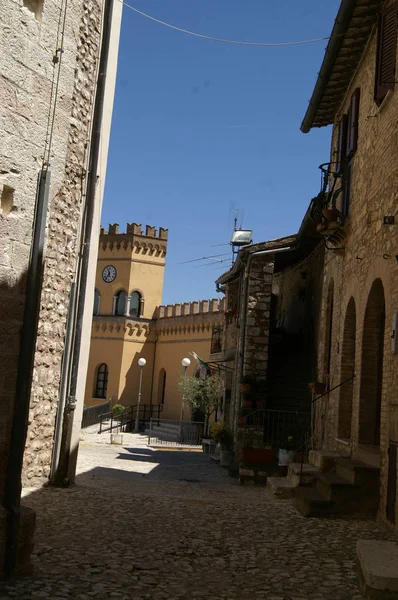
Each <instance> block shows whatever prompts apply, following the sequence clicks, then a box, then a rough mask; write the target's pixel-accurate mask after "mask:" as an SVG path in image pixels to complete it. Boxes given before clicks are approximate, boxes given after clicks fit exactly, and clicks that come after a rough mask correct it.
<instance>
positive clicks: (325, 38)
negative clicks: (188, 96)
mask: <svg viewBox="0 0 398 600" xmlns="http://www.w3.org/2000/svg"><path fill="white" fill-rule="evenodd" d="M119 2H121V3H122V4H123V6H126V7H127V8H130V9H131V10H133V11H134V12H136V13H137V14H139V15H141V16H142V17H145V18H146V19H150V20H151V21H155V23H159V24H160V25H164V26H165V27H169V28H170V29H174V30H175V31H180V32H181V33H187V34H188V35H193V36H195V37H198V38H202V39H204V40H212V41H213V42H221V43H222V44H235V45H236V46H262V47H268V48H269V47H271V48H272V47H278V46H300V45H303V44H314V43H315V42H322V41H324V40H328V39H329V36H325V37H320V38H314V39H311V40H299V41H297V42H274V43H268V42H267V43H265V42H242V41H238V40H224V39H222V38H217V37H212V36H210V35H203V34H202V33H196V32H195V31H189V29H182V27H177V26H176V25H171V24H170V23H166V22H165V21H161V20H160V19H156V18H155V17H152V16H151V15H148V14H147V13H144V12H142V11H141V10H138V8H135V7H134V6H131V4H127V2H123V0H119Z"/></svg>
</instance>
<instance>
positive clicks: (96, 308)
mask: <svg viewBox="0 0 398 600" xmlns="http://www.w3.org/2000/svg"><path fill="white" fill-rule="evenodd" d="M100 303H101V294H100V293H99V291H98V290H95V291H94V308H93V314H94V315H99V312H100Z"/></svg>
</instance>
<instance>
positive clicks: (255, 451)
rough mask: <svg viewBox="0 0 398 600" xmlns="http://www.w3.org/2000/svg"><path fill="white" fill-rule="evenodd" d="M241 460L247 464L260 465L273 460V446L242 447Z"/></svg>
mask: <svg viewBox="0 0 398 600" xmlns="http://www.w3.org/2000/svg"><path fill="white" fill-rule="evenodd" d="M242 458H243V462H244V463H246V464H248V465H262V464H268V463H272V462H275V451H274V449H273V448H242Z"/></svg>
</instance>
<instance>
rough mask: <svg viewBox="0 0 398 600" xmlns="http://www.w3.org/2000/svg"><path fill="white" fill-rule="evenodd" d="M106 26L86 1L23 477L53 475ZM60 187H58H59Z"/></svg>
mask: <svg viewBox="0 0 398 600" xmlns="http://www.w3.org/2000/svg"><path fill="white" fill-rule="evenodd" d="M100 31H101V2H100V0H99V1H91V0H90V1H88V0H85V1H84V2H83V3H82V8H81V16H80V24H79V29H78V36H77V40H78V44H77V48H76V51H77V57H76V62H75V64H74V72H75V79H74V87H73V93H72V98H71V103H70V119H69V121H70V125H69V131H68V138H67V153H66V159H65V174H64V178H63V182H62V185H61V186H60V187H59V188H58V189H54V188H53V194H52V199H51V205H50V215H49V226H48V235H47V245H46V251H45V270H44V279H43V293H42V305H41V311H40V321H39V328H38V339H37V351H36V358H35V370H34V384H33V387H32V399H31V410H30V414H29V430H28V439H27V445H26V451H25V460H24V478H23V479H24V483H25V484H29V485H32V484H33V485H37V484H40V483H41V482H43V480H46V479H47V478H48V475H49V466H50V460H51V451H52V441H53V432H54V422H55V414H56V408H57V401H58V389H59V383H60V373H61V362H62V352H63V344H64V336H65V324H66V317H67V312H68V304H69V293H70V285H71V280H72V278H73V276H74V272H75V266H76V265H75V263H76V254H77V241H78V232H79V227H80V210H81V200H82V187H83V185H84V181H85V173H84V166H85V161H86V151H87V150H86V148H87V142H88V138H89V134H90V123H91V115H92V106H93V101H94V94H95V81H96V72H97V60H98V56H99V46H100ZM54 192H55V193H54Z"/></svg>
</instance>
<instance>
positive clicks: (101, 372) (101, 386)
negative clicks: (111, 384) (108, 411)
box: [94, 363, 108, 398]
mask: <svg viewBox="0 0 398 600" xmlns="http://www.w3.org/2000/svg"><path fill="white" fill-rule="evenodd" d="M107 388H108V365H106V364H105V363H102V365H100V366H99V367H98V370H97V377H96V381H95V394H94V397H95V398H106V390H107Z"/></svg>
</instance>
